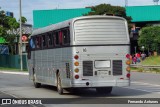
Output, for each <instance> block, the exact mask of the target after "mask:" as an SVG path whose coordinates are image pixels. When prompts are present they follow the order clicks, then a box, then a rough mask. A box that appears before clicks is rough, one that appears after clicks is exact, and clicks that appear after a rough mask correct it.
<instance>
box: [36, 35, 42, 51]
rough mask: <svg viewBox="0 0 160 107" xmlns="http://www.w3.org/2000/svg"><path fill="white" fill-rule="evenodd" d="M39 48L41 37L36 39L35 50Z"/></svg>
mask: <svg viewBox="0 0 160 107" xmlns="http://www.w3.org/2000/svg"><path fill="white" fill-rule="evenodd" d="M40 48H41V36H37V37H36V49H40Z"/></svg>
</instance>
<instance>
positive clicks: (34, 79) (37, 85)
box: [33, 73, 41, 88]
mask: <svg viewBox="0 0 160 107" xmlns="http://www.w3.org/2000/svg"><path fill="white" fill-rule="evenodd" d="M33 84H34V87H35V88H40V87H41V83H37V82H36V75H35V73H34V74H33Z"/></svg>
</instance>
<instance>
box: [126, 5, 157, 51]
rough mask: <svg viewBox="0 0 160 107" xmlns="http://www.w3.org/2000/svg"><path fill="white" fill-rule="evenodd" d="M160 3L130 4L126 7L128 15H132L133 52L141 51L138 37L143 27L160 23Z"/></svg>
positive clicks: (131, 36)
mask: <svg viewBox="0 0 160 107" xmlns="http://www.w3.org/2000/svg"><path fill="white" fill-rule="evenodd" d="M159 10H160V5H149V6H128V7H126V13H127V16H131V17H132V25H133V27H132V30H131V33H130V38H131V52H132V53H135V52H136V51H139V47H138V43H137V39H138V37H139V31H140V29H141V28H142V27H144V26H147V25H153V26H157V25H160V11H159Z"/></svg>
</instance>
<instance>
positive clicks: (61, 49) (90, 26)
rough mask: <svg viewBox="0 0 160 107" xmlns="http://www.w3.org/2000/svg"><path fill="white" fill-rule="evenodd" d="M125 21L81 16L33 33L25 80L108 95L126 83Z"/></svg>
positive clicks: (36, 84) (126, 33)
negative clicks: (113, 88) (114, 88)
mask: <svg viewBox="0 0 160 107" xmlns="http://www.w3.org/2000/svg"><path fill="white" fill-rule="evenodd" d="M129 53H130V40H129V34H128V25H127V21H126V20H125V19H124V18H121V17H116V16H83V17H78V18H73V19H70V20H67V21H64V22H60V23H57V24H53V25H50V26H47V27H44V28H40V29H37V30H34V31H33V33H32V35H31V37H30V40H29V51H28V69H29V77H30V79H31V80H33V82H34V85H35V87H36V88H39V87H40V86H41V84H47V85H53V86H56V87H57V91H58V93H59V94H63V90H64V89H66V88H96V91H97V92H99V93H111V91H112V87H114V86H129V84H130V60H129Z"/></svg>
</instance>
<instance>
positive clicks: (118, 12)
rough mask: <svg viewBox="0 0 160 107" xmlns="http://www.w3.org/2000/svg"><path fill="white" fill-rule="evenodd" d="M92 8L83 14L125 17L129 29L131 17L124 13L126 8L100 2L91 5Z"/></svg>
mask: <svg viewBox="0 0 160 107" xmlns="http://www.w3.org/2000/svg"><path fill="white" fill-rule="evenodd" d="M90 8H91V9H92V11H91V12H89V13H88V14H85V15H107V14H112V15H115V16H121V17H123V18H125V19H126V20H127V22H128V28H129V30H130V29H131V27H132V26H131V24H130V23H131V20H132V18H131V17H128V16H127V15H126V10H125V8H124V7H121V6H112V5H110V4H100V5H97V6H92V7H90Z"/></svg>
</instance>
